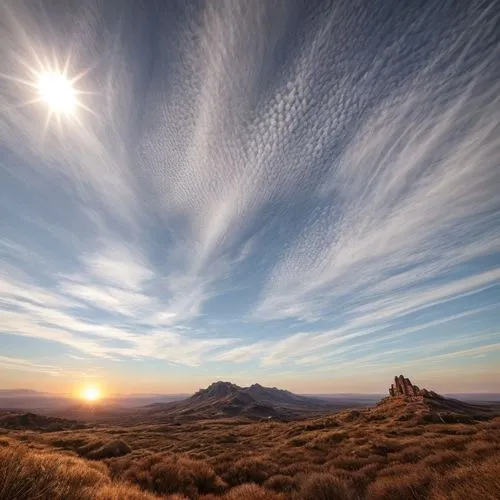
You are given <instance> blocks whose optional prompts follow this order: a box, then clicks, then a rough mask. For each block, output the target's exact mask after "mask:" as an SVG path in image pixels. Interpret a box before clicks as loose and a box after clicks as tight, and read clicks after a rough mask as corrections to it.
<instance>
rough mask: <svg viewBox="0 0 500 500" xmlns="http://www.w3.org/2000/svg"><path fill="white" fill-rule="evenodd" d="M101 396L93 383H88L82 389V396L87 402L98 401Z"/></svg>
mask: <svg viewBox="0 0 500 500" xmlns="http://www.w3.org/2000/svg"><path fill="white" fill-rule="evenodd" d="M101 396H102V395H101V390H100V389H99V387H97V386H95V385H89V386H87V387H85V388H84V389H83V391H82V398H83V399H84V400H85V401H88V402H94V401H98V400H99V399H101Z"/></svg>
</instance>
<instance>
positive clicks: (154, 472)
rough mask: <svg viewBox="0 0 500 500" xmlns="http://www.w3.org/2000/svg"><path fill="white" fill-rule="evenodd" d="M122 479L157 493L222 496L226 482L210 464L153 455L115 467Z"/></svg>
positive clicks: (113, 467) (116, 472)
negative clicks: (220, 494)
mask: <svg viewBox="0 0 500 500" xmlns="http://www.w3.org/2000/svg"><path fill="white" fill-rule="evenodd" d="M111 467H112V469H113V470H114V473H115V474H117V475H118V477H120V478H123V479H125V480H127V481H131V482H134V483H137V484H139V485H140V486H141V487H142V488H144V489H148V490H151V491H153V492H155V493H163V494H165V493H182V494H185V495H187V496H196V495H198V494H199V493H221V492H223V491H224V490H225V489H226V485H225V483H224V481H222V480H221V478H220V477H219V476H217V474H216V473H215V471H214V470H213V469H212V467H210V465H208V464H207V463H206V462H202V461H200V460H193V459H190V458H186V457H181V458H167V457H162V456H160V455H152V456H148V457H145V458H143V459H139V458H138V459H136V460H135V461H133V462H127V463H126V464H125V466H123V465H122V467H117V466H116V465H114V466H113V465H112V466H111Z"/></svg>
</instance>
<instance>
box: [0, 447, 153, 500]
mask: <svg viewBox="0 0 500 500" xmlns="http://www.w3.org/2000/svg"><path fill="white" fill-rule="evenodd" d="M0 498H1V499H2V500H20V499H26V500H28V499H38V500H66V499H69V498H71V499H72V500H90V499H101V500H104V499H110V500H112V499H117V500H118V499H122V498H130V499H134V500H152V499H153V498H154V497H153V496H151V495H148V494H146V493H144V492H141V491H140V490H139V489H137V488H136V487H135V486H133V485H130V484H116V483H113V482H112V481H111V479H110V477H109V475H108V473H107V467H106V466H105V465H104V464H91V463H89V462H86V461H84V460H82V459H78V458H74V457H69V456H66V455H62V454H54V453H50V452H45V453H39V452H33V451H30V450H29V449H28V448H26V447H24V446H19V445H16V446H8V447H4V448H1V449H0Z"/></svg>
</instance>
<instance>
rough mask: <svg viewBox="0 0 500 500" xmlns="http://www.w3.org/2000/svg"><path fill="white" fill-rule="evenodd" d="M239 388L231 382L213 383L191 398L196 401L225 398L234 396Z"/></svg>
mask: <svg viewBox="0 0 500 500" xmlns="http://www.w3.org/2000/svg"><path fill="white" fill-rule="evenodd" d="M240 389H241V387H239V386H237V385H236V384H232V383H231V382H222V381H219V382H214V383H213V384H210V385H209V386H208V387H207V388H206V389H200V390H199V391H198V392H197V393H196V394H195V395H194V396H192V397H193V398H196V399H207V398H225V397H227V396H231V395H234V394H236V393H237V392H238V391H239V390H240Z"/></svg>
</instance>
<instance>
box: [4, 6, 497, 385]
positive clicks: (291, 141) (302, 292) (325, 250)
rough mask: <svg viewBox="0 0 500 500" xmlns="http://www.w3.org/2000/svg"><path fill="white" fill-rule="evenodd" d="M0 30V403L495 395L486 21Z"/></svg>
mask: <svg viewBox="0 0 500 500" xmlns="http://www.w3.org/2000/svg"><path fill="white" fill-rule="evenodd" d="M0 19H1V21H0V40H1V43H0V213H1V217H0V387H1V388H4V389H8V388H20V387H23V388H32V389H36V390H45V391H55V392H65V391H68V390H70V389H71V387H73V386H75V385H78V384H82V383H88V382H89V381H91V382H93V383H96V384H100V385H101V386H102V387H104V388H105V390H107V391H109V392H113V391H117V392H124V393H126V392H165V393H169V392H170V393H175V392H190V391H194V390H197V389H198V388H200V387H204V386H206V385H208V384H209V383H211V382H213V381H215V380H230V381H233V382H235V383H239V384H242V385H247V384H251V383H254V382H259V383H261V384H263V385H270V386H278V387H283V388H287V389H290V390H293V391H296V392H302V393H314V392H317V393H325V392H330V393H340V392H377V393H382V392H385V391H386V390H387V387H388V386H389V385H390V382H391V379H392V377H393V376H394V375H398V374H400V373H403V374H405V376H408V377H410V378H411V379H412V381H414V382H415V383H417V384H418V385H419V386H421V387H428V388H430V389H433V390H436V391H438V392H439V391H442V392H488V391H489V392H495V391H496V392H500V168H499V167H500V128H499V127H500V126H499V122H500V120H499V117H500V65H499V64H498V61H499V60H500V31H499V30H498V26H499V22H500V2H499V1H498V0H495V1H492V0H486V1H481V0H477V1H475V2H469V1H447V0H441V1H439V2H438V1H414V2H401V1H399V0H384V1H382V0H357V1H355V2H353V1H352V0H341V1H335V2H329V1H317V0H313V1H308V2H303V1H298V0H297V1H295V0H282V1H281V0H272V1H267V0H266V1H265V0H238V1H234V0H218V1H201V0H200V1H184V0H182V1H174V0H169V1H166V2H162V1H153V0H151V1H150V0H142V1H139V0H137V1H136V0H134V1H131V0H130V1H126V0H121V1H120V2H115V1H112V0H101V1H97V0H96V1H92V0H82V1H80V2H74V1H72V0H53V1H39V0H31V1H21V0H0ZM44 72H56V73H57V72H59V73H65V74H66V76H67V77H68V78H69V79H72V81H73V86H74V88H75V89H76V91H77V92H78V94H77V96H78V102H79V105H78V106H77V107H76V109H75V110H74V112H72V113H58V112H51V110H50V109H49V108H48V106H47V103H45V102H40V101H37V94H36V85H37V79H38V78H39V77H40V74H43V73H44ZM52 111H53V110H52Z"/></svg>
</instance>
